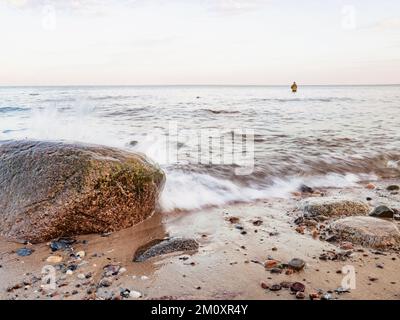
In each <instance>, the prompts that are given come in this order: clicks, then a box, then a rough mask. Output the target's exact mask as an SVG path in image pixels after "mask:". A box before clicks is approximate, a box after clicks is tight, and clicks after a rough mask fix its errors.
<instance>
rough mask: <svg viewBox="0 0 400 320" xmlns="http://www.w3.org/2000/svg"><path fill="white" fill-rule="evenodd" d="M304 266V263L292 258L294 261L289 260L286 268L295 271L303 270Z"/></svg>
mask: <svg viewBox="0 0 400 320" xmlns="http://www.w3.org/2000/svg"><path fill="white" fill-rule="evenodd" d="M305 265H306V263H305V262H304V260H302V259H299V258H294V259H292V260H290V261H289V263H288V266H289V267H290V268H292V269H293V270H296V271H301V270H303V269H304V267H305Z"/></svg>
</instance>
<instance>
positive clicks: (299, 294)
mask: <svg viewBox="0 0 400 320" xmlns="http://www.w3.org/2000/svg"><path fill="white" fill-rule="evenodd" d="M305 297H306V295H305V294H304V292H301V291H298V292H297V293H296V299H304V298H305Z"/></svg>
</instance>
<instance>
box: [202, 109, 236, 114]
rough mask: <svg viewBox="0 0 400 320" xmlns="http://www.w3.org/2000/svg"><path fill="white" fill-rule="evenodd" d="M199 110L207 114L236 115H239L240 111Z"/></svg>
mask: <svg viewBox="0 0 400 320" xmlns="http://www.w3.org/2000/svg"><path fill="white" fill-rule="evenodd" d="M201 110H202V111H206V112H209V113H213V114H237V113H240V111H236V110H213V109H201Z"/></svg>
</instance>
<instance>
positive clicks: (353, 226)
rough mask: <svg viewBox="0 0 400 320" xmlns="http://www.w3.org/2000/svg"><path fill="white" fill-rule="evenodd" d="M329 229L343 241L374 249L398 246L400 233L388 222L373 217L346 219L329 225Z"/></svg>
mask: <svg viewBox="0 0 400 320" xmlns="http://www.w3.org/2000/svg"><path fill="white" fill-rule="evenodd" d="M331 229H332V231H333V232H335V233H336V234H337V236H338V237H339V238H340V239H342V240H345V241H350V242H352V243H355V244H360V245H362V246H365V247H370V248H375V249H387V248H390V247H394V246H398V245H399V244H400V231H399V229H398V228H397V226H396V225H395V224H394V223H392V222H389V221H386V220H382V219H378V218H373V217H364V216H362V217H347V218H343V219H339V220H337V221H335V222H333V223H332V224H331Z"/></svg>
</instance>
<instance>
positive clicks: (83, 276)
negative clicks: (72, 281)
mask: <svg viewBox="0 0 400 320" xmlns="http://www.w3.org/2000/svg"><path fill="white" fill-rule="evenodd" d="M78 279H80V280H84V279H86V276H85V275H84V274H83V273H80V274H78Z"/></svg>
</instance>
